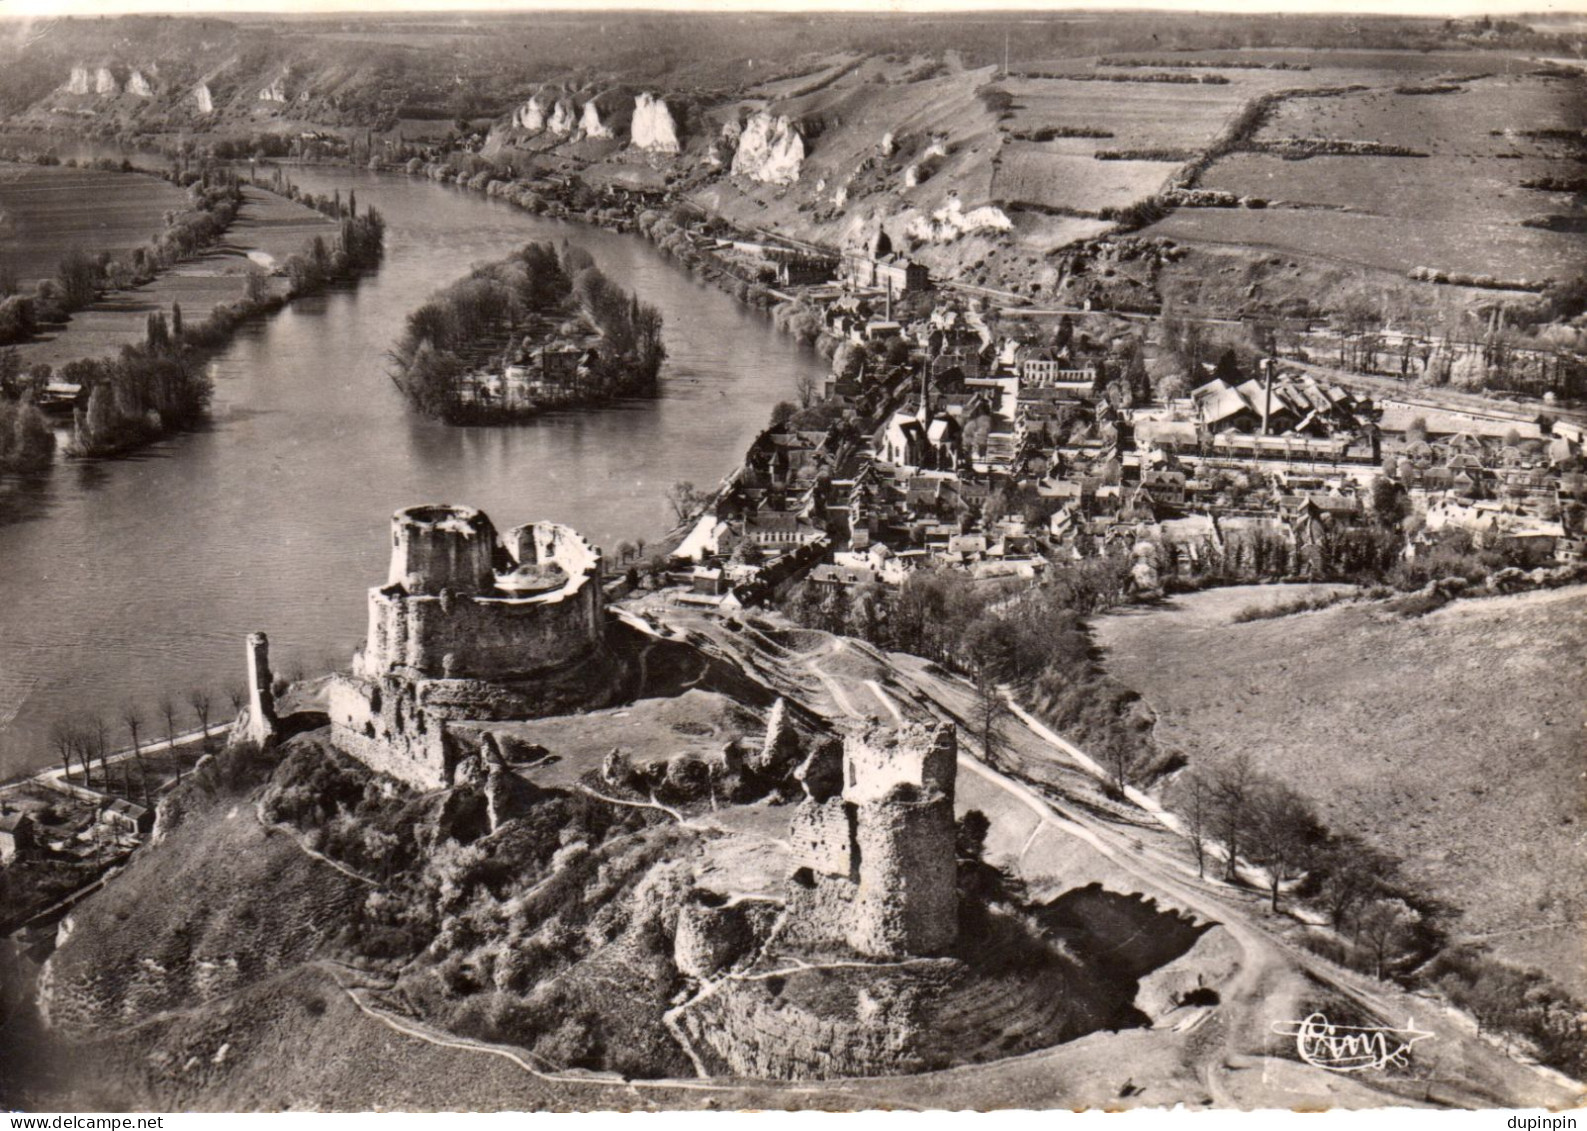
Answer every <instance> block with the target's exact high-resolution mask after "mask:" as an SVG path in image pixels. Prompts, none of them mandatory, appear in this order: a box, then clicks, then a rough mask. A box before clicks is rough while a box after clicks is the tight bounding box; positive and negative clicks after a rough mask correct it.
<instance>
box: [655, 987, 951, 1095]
mask: <svg viewBox="0 0 1587 1131" xmlns="http://www.w3.org/2000/svg"><path fill="white" fill-rule="evenodd" d="M803 977H807V978H809V979H811V980H812V981H814V980H815V979H820V978H822V975H821V974H811V975H805V976H803ZM800 978H801V976H800V975H795V976H794V978H793V979H791V980H790V986H789V987H788V988H789V991H790V992H789V993H786V994H779V993H777V992H776V990H775V989H774V988H773V987H771V986H768V984H767V982H766V980H754V981H740V982H734V983H732V984H731V985H729V986H726V987H724V989H723V990H722V991H720V992H718V993H717V994H715V995H713V996H711V997H710V998H708V999H705V1000H704V1001H702V1002H701V1003H700V1005H699V1006H698V1007H697V1008H695V1009H692V1010H690V1011H689V1012H688V1013H686V1014H684V1016H683V1017H682V1019H681V1023H682V1024H683V1027H684V1029H685V1031H686V1032H687V1033H688V1035H689V1036H690V1038H691V1040H693V1041H694V1042H696V1044H697V1045H699V1046H703V1047H704V1048H706V1049H708V1050H709V1051H710V1052H711V1053H712V1054H714V1059H717V1060H719V1061H720V1063H721V1064H722V1066H723V1067H724V1068H725V1069H726V1071H727V1072H728V1073H730V1074H732V1075H734V1076H749V1077H760V1078H762V1079H780V1080H790V1079H803V1080H826V1079H833V1078H837V1077H843V1076H881V1075H895V1074H903V1073H911V1072H919V1071H922V1070H923V1069H925V1068H927V1067H929V1066H928V1065H926V1064H925V1063H924V1062H923V1061H922V1059H921V1057H920V1055H919V1052H918V1050H919V1047H920V1045H921V1027H920V1019H919V1013H920V1005H921V1002H920V999H921V996H922V991H923V989H924V987H919V986H912V985H908V984H907V983H904V984H900V983H894V982H890V981H889V980H887V979H885V978H878V977H870V978H867V979H865V981H866V984H865V985H863V986H841V987H840V986H837V985H830V984H828V985H822V986H816V985H812V987H811V989H812V990H813V991H814V992H816V993H817V994H818V996H819V999H821V1000H820V1003H819V1004H817V1003H816V1002H805V1001H803V1000H800V996H801V995H800V993H799V991H800V989H801V988H802V987H801V986H800V984H799V979H800ZM845 998H846V999H847V1000H846V1001H844V1000H842V999H845Z"/></svg>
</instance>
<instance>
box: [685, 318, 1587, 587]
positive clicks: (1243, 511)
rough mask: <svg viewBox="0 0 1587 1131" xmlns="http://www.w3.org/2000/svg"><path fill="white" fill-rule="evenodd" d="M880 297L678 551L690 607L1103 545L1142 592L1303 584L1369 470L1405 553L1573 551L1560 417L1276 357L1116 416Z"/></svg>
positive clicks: (1038, 366)
mask: <svg viewBox="0 0 1587 1131" xmlns="http://www.w3.org/2000/svg"><path fill="white" fill-rule="evenodd" d="M888 297H890V296H888ZM890 306H891V303H884V302H879V301H877V300H876V299H875V298H874V297H867V296H865V295H863V294H859V293H856V292H854V291H852V290H850V291H847V292H844V293H843V294H841V295H839V296H838V297H837V298H835V299H834V300H833V301H832V302H830V303H829V304H828V305H827V306H826V315H825V317H826V323H827V329H828V332H829V333H831V334H832V335H834V336H836V337H839V338H842V339H845V340H847V341H851V342H853V343H856V344H862V345H864V346H865V347H866V349H865V350H864V357H865V360H864V362H863V363H862V364H860V365H858V366H855V365H852V364H843V363H842V355H841V354H840V363H839V364H838V365H837V366H835V368H834V372H833V374H832V375H831V377H830V378H829V379H828V381H827V385H826V389H825V394H826V399H825V401H824V402H822V404H820V405H819V406H817V408H816V409H814V410H812V411H808V412H805V413H800V414H797V415H795V416H794V417H793V418H791V419H789V420H787V421H784V422H782V423H780V424H777V425H775V426H774V427H771V428H769V429H767V430H766V431H765V432H763V433H762V434H761V435H760V436H759V437H757V439H756V440H755V442H754V443H753V444H752V446H751V448H750V451H749V453H748V454H747V456H746V459H745V461H744V464H743V466H742V467H740V468H739V469H738V470H737V471H736V472H735V473H734V474H733V475H732V476H730V477H729V479H728V480H727V481H726V482H725V483H724V485H723V489H722V490H721V492H720V493H719V495H718V497H717V499H716V501H715V504H714V505H713V506H712V508H711V509H710V512H709V513H707V514H705V515H703V516H701V517H700V519H699V521H698V523H697V524H696V526H695V527H694V529H693V530H692V532H691V533H690V535H689V537H688V538H687V539H686V540H685V542H684V544H683V545H682V546H681V547H680V548H679V551H678V555H677V556H678V557H680V558H681V559H684V560H686V561H688V562H689V563H691V566H690V568H689V569H688V570H687V571H686V572H685V574H684V576H683V577H682V578H680V580H685V581H687V582H688V585H689V590H690V593H689V596H688V597H687V598H686V599H689V600H696V601H700V602H711V603H716V602H722V601H741V602H742V601H746V600H750V599H754V598H756V597H758V596H762V595H764V593H765V592H767V591H768V590H775V589H776V588H777V587H779V586H781V585H783V584H785V583H786V582H787V581H788V580H790V579H791V578H794V577H796V576H808V579H809V580H810V582H811V583H812V584H813V585H815V586H817V587H820V588H825V589H837V590H850V589H856V588H860V587H865V586H878V585H879V586H892V585H898V584H901V583H902V582H903V581H904V579H905V578H907V577H908V575H909V574H910V573H911V572H912V571H914V570H917V569H922V568H927V567H952V568H958V569H963V570H966V571H968V572H969V573H970V574H971V575H972V576H974V577H976V578H986V579H996V578H1010V577H1025V578H1033V577H1037V576H1039V575H1040V574H1041V573H1042V572H1043V570H1044V569H1046V568H1047V566H1048V565H1049V564H1050V563H1053V562H1064V561H1075V560H1080V559H1084V558H1087V557H1091V556H1094V555H1098V554H1114V555H1122V556H1124V557H1125V558H1126V559H1127V560H1131V561H1133V562H1134V568H1133V570H1132V576H1133V578H1134V583H1135V584H1136V585H1137V586H1138V587H1139V588H1141V589H1145V590H1152V589H1155V588H1157V587H1160V586H1161V584H1162V583H1163V581H1164V580H1165V578H1166V576H1170V575H1171V576H1180V577H1193V576H1197V575H1199V574H1201V573H1203V572H1206V571H1207V570H1209V569H1211V568H1214V567H1216V568H1222V569H1228V568H1230V565H1231V563H1234V567H1235V568H1237V569H1241V570H1244V571H1246V572H1248V573H1251V574H1252V575H1253V576H1259V575H1264V574H1284V573H1291V572H1305V571H1307V570H1309V569H1310V570H1317V569H1320V568H1321V562H1322V558H1321V557H1320V555H1321V553H1322V548H1323V547H1324V546H1326V545H1327V544H1329V542H1330V539H1331V538H1332V537H1333V535H1334V534H1335V533H1337V532H1339V531H1341V530H1344V529H1348V528H1351V527H1359V526H1364V525H1367V524H1370V523H1373V522H1375V516H1374V514H1373V510H1372V508H1373V495H1374V491H1373V489H1372V488H1373V483H1374V481H1375V480H1378V479H1380V478H1382V479H1388V480H1390V481H1397V482H1398V483H1400V484H1401V485H1402V486H1403V487H1404V489H1405V494H1406V495H1407V496H1408V499H1409V503H1410V505H1411V506H1412V508H1413V509H1414V510H1415V511H1416V512H1417V513H1419V514H1421V515H1423V516H1424V518H1425V521H1424V522H1423V523H1421V524H1413V525H1415V526H1416V527H1417V532H1416V534H1415V535H1414V536H1413V537H1412V538H1411V539H1410V540H1409V543H1408V545H1407V547H1406V554H1407V555H1408V556H1414V555H1415V554H1417V553H1418V552H1421V551H1422V550H1423V549H1424V548H1425V547H1426V546H1428V545H1430V544H1434V543H1436V542H1437V541H1438V539H1439V538H1440V537H1441V532H1442V531H1444V530H1445V529H1447V528H1450V527H1459V528H1463V529H1466V530H1469V531H1470V532H1471V533H1472V534H1473V535H1474V536H1475V537H1476V538H1477V539H1478V541H1479V543H1480V544H1482V545H1485V546H1491V547H1495V548H1499V549H1505V550H1508V551H1510V552H1511V553H1512V556H1513V557H1514V558H1516V559H1518V560H1521V561H1524V562H1525V563H1527V564H1548V563H1562V562H1573V561H1579V560H1581V556H1582V542H1581V537H1580V535H1581V531H1580V525H1579V524H1580V520H1579V518H1577V519H1574V520H1573V519H1572V515H1573V514H1579V513H1580V512H1579V508H1577V509H1576V510H1574V511H1573V509H1572V508H1573V507H1574V506H1575V503H1576V502H1577V501H1579V500H1582V499H1587V483H1584V476H1583V474H1582V472H1581V470H1580V468H1581V466H1582V463H1581V445H1582V440H1583V437H1582V435H1581V433H1580V429H1578V428H1576V427H1575V426H1573V425H1570V424H1566V423H1555V424H1550V422H1548V421H1547V420H1542V421H1540V420H1539V418H1538V417H1536V416H1531V417H1528V416H1527V415H1526V414H1525V413H1524V412H1520V411H1518V410H1516V409H1515V406H1508V405H1496V406H1495V408H1494V410H1493V412H1492V413H1491V414H1490V413H1485V412H1472V411H1461V412H1449V411H1443V410H1437V409H1434V408H1432V407H1430V406H1419V405H1415V404H1412V403H1410V402H1400V401H1394V400H1388V401H1381V400H1380V401H1379V402H1377V403H1374V402H1373V401H1372V400H1370V399H1366V398H1364V397H1361V396H1359V395H1357V394H1355V393H1352V392H1351V391H1349V390H1347V389H1344V388H1342V387H1340V386H1338V385H1335V384H1331V383H1328V382H1326V381H1322V380H1318V379H1316V378H1315V377H1313V376H1311V375H1309V374H1307V373H1305V372H1301V371H1288V370H1286V369H1285V367H1283V366H1282V365H1280V364H1277V363H1272V362H1266V363H1264V364H1263V365H1262V366H1261V367H1260V371H1259V372H1258V373H1256V374H1255V375H1251V376H1245V375H1239V376H1238V377H1235V375H1233V374H1225V375H1223V376H1218V375H1214V374H1213V373H1212V372H1210V371H1208V372H1202V373H1199V374H1195V375H1193V379H1192V380H1190V381H1187V382H1186V384H1187V385H1188V386H1189V387H1188V390H1187V391H1186V393H1185V394H1184V395H1183V396H1179V397H1175V398H1173V399H1170V400H1168V401H1167V402H1152V403H1145V404H1134V403H1130V399H1129V398H1120V397H1119V396H1117V395H1115V391H1114V389H1113V388H1112V387H1111V386H1110V385H1104V384H1103V383H1102V381H1101V380H1099V377H1098V371H1099V367H1098V365H1097V364H1096V360H1095V358H1094V357H1092V356H1089V355H1083V354H1082V353H1080V352H1078V351H1076V352H1071V350H1070V349H1067V348H1057V347H1055V346H1050V345H1041V344H1031V343H1028V342H1018V341H1014V340H1007V339H1005V340H999V339H998V338H997V337H996V336H995V335H994V333H993V331H992V329H991V328H990V327H989V326H988V324H987V322H986V321H985V320H984V319H983V318H982V317H981V316H980V315H979V314H977V313H976V312H974V311H969V310H962V309H956V308H953V307H950V306H948V305H942V306H939V307H938V308H937V309H936V310H934V311H933V312H932V313H931V314H930V315H929V316H928V317H925V318H923V319H920V320H918V321H914V322H910V323H908V324H902V323H900V322H898V321H895V320H894V319H893V318H892V317H891V315H892V311H891V309H890ZM882 358H886V359H887V360H885V361H884V360H881V359H882ZM1231 377H1235V379H1230V378H1231ZM813 421H818V423H815V422H813Z"/></svg>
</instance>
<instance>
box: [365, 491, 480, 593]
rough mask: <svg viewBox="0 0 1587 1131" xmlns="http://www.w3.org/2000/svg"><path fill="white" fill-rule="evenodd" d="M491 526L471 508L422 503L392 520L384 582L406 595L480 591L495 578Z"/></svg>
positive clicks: (403, 511) (400, 512) (399, 513)
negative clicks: (401, 589)
mask: <svg viewBox="0 0 1587 1131" xmlns="http://www.w3.org/2000/svg"><path fill="white" fill-rule="evenodd" d="M495 555H496V529H495V527H493V526H492V525H491V521H490V519H489V518H487V517H486V516H485V515H484V514H482V513H481V512H479V511H477V510H475V509H474V508H473V507H456V506H423V507H408V508H406V509H404V510H400V511H398V512H397V513H396V514H395V515H393V516H392V519H391V572H390V574H389V576H388V577H387V584H388V585H401V586H402V587H403V588H404V589H405V590H407V592H408V593H410V594H435V593H439V592H441V590H443V589H450V590H452V591H453V592H455V593H483V592H486V591H488V590H489V589H490V588H491V586H492V584H493V583H494V578H495V573H494V566H495Z"/></svg>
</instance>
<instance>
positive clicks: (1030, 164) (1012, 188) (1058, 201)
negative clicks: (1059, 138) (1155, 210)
mask: <svg viewBox="0 0 1587 1131" xmlns="http://www.w3.org/2000/svg"><path fill="white" fill-rule="evenodd" d="M1069 140H1071V141H1072V140H1079V139H1069ZM1087 144H1094V143H1087ZM1176 168H1178V163H1176V162H1163V161H1098V160H1096V159H1095V158H1094V157H1092V156H1091V155H1090V154H1088V153H1066V152H1063V150H1062V149H1061V148H1059V146H1058V145H1057V144H1056V143H1047V142H1041V143H1037V142H1024V141H1017V142H1012V143H1010V144H1008V145H1006V146H1004V147H1003V152H1002V154H1001V156H1000V158H999V163H998V168H997V173H996V174H995V175H994V176H993V177H992V197H993V199H994V200H1000V201H1008V202H1011V203H1014V202H1017V203H1022V204H1037V205H1041V206H1043V207H1047V208H1073V209H1078V210H1082V211H1086V212H1095V211H1097V210H1098V209H1101V208H1106V207H1109V206H1114V207H1117V206H1120V205H1125V204H1131V203H1133V202H1135V201H1137V200H1140V199H1142V198H1143V197H1147V196H1151V195H1152V194H1153V193H1155V192H1156V191H1157V190H1158V189H1160V188H1162V187H1163V182H1164V181H1166V180H1167V179H1168V176H1169V174H1170V173H1172V172H1173V171H1174V170H1175V169H1176Z"/></svg>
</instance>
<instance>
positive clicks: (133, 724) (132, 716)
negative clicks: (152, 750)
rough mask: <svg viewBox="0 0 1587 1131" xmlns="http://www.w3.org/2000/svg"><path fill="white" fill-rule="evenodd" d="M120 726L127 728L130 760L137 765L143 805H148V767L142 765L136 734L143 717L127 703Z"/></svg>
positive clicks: (141, 749)
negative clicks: (130, 747) (130, 753)
mask: <svg viewBox="0 0 1587 1131" xmlns="http://www.w3.org/2000/svg"><path fill="white" fill-rule="evenodd" d="M121 725H122V726H124V727H126V728H127V734H128V735H130V736H131V738H132V760H133V761H135V762H137V763H138V784H139V786H140V787H141V788H142V790H143V803H144V805H148V804H149V767H148V766H146V765H145V764H144V761H143V747H142V746H141V745H140V744H139V742H138V734H139V732H140V731H142V730H143V716H141V715H139V714H138V709H137V708H136V707H134V706H132V704H130V703H129V704H127V706H125V707H123V708H122V709H121Z"/></svg>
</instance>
